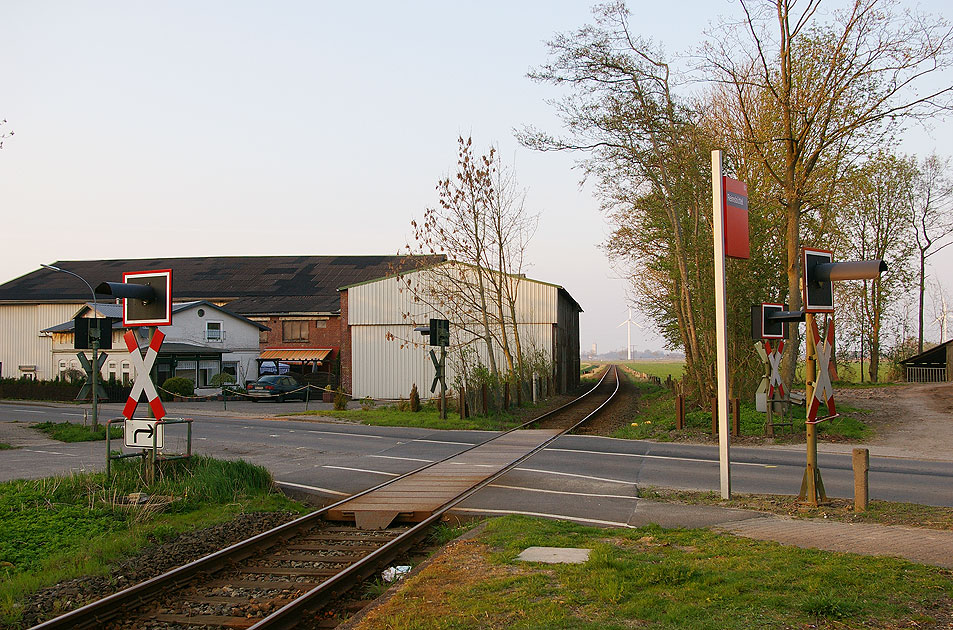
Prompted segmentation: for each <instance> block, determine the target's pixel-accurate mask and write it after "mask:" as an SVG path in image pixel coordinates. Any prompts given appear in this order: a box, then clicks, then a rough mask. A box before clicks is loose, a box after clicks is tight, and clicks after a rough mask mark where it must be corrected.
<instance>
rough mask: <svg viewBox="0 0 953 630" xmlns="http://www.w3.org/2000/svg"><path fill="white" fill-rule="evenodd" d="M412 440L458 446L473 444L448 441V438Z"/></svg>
mask: <svg viewBox="0 0 953 630" xmlns="http://www.w3.org/2000/svg"><path fill="white" fill-rule="evenodd" d="M411 442H427V443H428V444H455V445H458V446H473V444H471V443H470V442H448V441H446V440H424V439H419V440H411Z"/></svg>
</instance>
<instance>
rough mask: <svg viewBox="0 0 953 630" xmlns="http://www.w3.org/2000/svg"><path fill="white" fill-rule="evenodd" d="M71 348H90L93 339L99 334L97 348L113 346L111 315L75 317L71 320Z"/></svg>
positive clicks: (109, 348) (108, 348) (106, 348)
mask: <svg viewBox="0 0 953 630" xmlns="http://www.w3.org/2000/svg"><path fill="white" fill-rule="evenodd" d="M73 324H74V327H73V331H74V335H73V348H74V349H76V350H92V348H93V339H94V338H95V337H96V335H97V331H98V335H99V349H100V350H111V349H112V347H113V320H112V318H111V317H97V318H95V319H91V318H89V317H77V318H76V319H74V320H73Z"/></svg>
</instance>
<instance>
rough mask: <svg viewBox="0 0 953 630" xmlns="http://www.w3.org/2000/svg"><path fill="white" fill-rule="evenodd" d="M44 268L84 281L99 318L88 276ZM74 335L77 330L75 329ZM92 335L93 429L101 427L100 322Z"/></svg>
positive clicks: (96, 315)
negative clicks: (99, 410)
mask: <svg viewBox="0 0 953 630" xmlns="http://www.w3.org/2000/svg"><path fill="white" fill-rule="evenodd" d="M40 266H41V267H43V268H44V269H49V270H50V271H59V272H61V273H66V274H69V275H71V276H74V277H76V278H79V279H80V280H82V281H83V284H85V285H86V287H87V288H88V289H89V293H90V295H92V296H93V319H99V303H98V302H97V301H96V292H95V291H93V287H92V285H90V284H89V283H88V282H86V278H84V277H83V276H81V275H79V274H78V273H73V272H72V271H70V270H69V269H62V268H60V267H54V266H53V265H43V264H41V265H40ZM73 334H74V335H75V334H76V333H75V330H74V333H73ZM90 337H92V340H93V344H92V345H93V373H92V376H91V380H92V382H91V383H90V391H91V392H92V394H93V431H95V430H97V429H98V428H99V414H98V409H99V391H98V390H99V322H98V321H97V322H96V326H95V327H94V328H93V330H92V332H91V333H90Z"/></svg>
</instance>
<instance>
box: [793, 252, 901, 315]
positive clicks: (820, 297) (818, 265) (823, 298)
mask: <svg viewBox="0 0 953 630" xmlns="http://www.w3.org/2000/svg"><path fill="white" fill-rule="evenodd" d="M802 263H803V269H804V310H805V311H806V312H808V313H832V312H834V285H833V284H832V283H833V282H834V281H836V280H874V279H876V278H879V277H880V274H881V273H883V272H884V271H887V263H885V262H884V261H882V260H857V261H851V262H837V263H836V262H834V255H833V253H831V252H829V251H827V250H823V249H812V248H810V247H805V248H804V255H803V260H802Z"/></svg>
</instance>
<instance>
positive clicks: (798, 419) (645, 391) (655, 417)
mask: <svg viewBox="0 0 953 630" xmlns="http://www.w3.org/2000/svg"><path fill="white" fill-rule="evenodd" d="M635 387H636V388H637V389H638V390H639V400H640V406H639V412H638V414H637V415H636V416H634V417H633V418H632V419H631V420H632V421H631V422H629V423H627V424H626V425H625V426H623V427H622V428H620V429H619V430H617V431H616V432H614V433H613V434H612V435H611V436H610V437H616V438H623V439H634V440H645V439H650V440H658V441H660V442H672V441H677V440H684V439H696V438H701V437H703V436H711V410H710V409H697V408H696V409H694V410H693V409H689V408H688V405H687V404H686V414H685V428H684V429H683V430H682V431H678V430H676V428H675V395H674V394H673V393H672V392H671V391H669V390H667V389H665V388H664V387H659V386H658V385H655V384H653V383H647V382H644V381H637V382H636V383H635ZM837 411H838V413H840V414H841V416H840V417H839V418H837V419H835V420H831V421H828V422H822V423H821V424H819V425H817V434H818V437H819V438H820V439H822V440H824V439H826V440H828V441H837V442H845V441H859V440H865V439H868V438H869V437H870V436H871V435H872V431H871V429H870V427H868V426H867V425H866V424H865V423H864V422H863V420H861V419H860V416H861V415H862V414H863V413H864V412H865V410H864V409H860V408H858V407H852V406H850V405H847V404H843V403H841V404H838V406H837ZM804 412H805V409H804V407H794V408H793V410H792V413H791V421H792V422H793V426H792V427H778V428H777V429H776V430H775V441H776V442H784V443H786V442H797V441H803V440H804V430H805V424H804V420H805V416H804ZM775 421H776V422H780V420H779V419H777V418H775ZM764 424H765V414H763V413H761V412H759V411H758V410H757V409H756V408H755V406H754V405H753V404H749V403H745V402H742V403H741V417H740V427H741V435H742V436H750V437H763V436H764Z"/></svg>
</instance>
